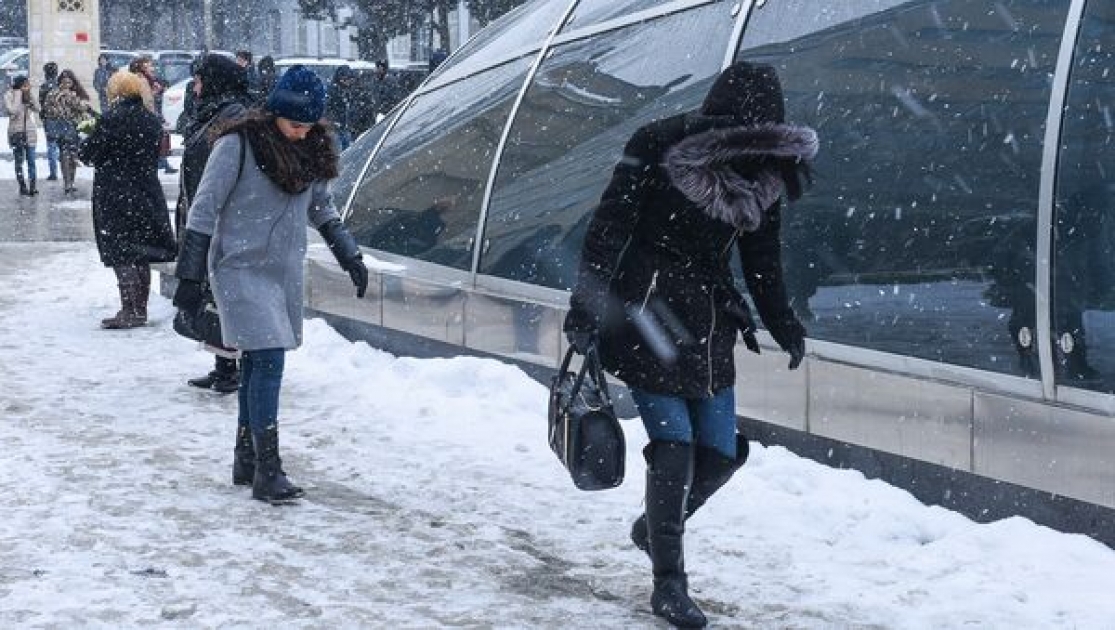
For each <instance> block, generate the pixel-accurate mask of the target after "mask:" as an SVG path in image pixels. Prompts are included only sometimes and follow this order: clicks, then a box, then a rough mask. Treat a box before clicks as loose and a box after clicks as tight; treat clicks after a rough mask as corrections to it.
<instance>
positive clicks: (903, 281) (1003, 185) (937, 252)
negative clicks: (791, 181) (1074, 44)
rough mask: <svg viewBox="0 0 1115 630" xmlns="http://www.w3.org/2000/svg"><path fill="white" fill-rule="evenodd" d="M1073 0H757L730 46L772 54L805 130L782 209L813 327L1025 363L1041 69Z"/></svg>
mask: <svg viewBox="0 0 1115 630" xmlns="http://www.w3.org/2000/svg"><path fill="white" fill-rule="evenodd" d="M1068 5H1069V0H1000V1H998V2H995V3H993V4H988V3H984V2H973V1H971V0H915V1H911V2H897V1H895V0H887V1H885V0H876V1H868V2H856V3H823V4H818V3H816V2H812V1H811V0H784V1H779V2H768V3H766V5H764V7H763V8H761V9H757V10H756V11H755V12H754V15H753V16H752V17H751V18H750V24H749V25H748V27H747V29H746V32H745V35H744V39H743V45H742V47H741V50H740V58H741V59H747V60H750V61H758V62H764V63H768V64H771V65H773V66H774V67H775V68H777V70H778V73H779V75H780V77H781V80H782V85H783V92H784V96H785V99H786V112H787V119H788V120H790V121H793V122H797V123H800V124H804V125H808V126H810V127H813V128H814V129H816V130H817V133H818V135H819V136H820V139H821V150H820V154H819V155H818V157H817V161H816V180H815V184H814V186H813V188H812V190H811V191H810V192H808V193H807V194H806V196H805V197H804V198H803V199H802V200H801V201H800V202H798V203H796V204H793V205H791V206H789V208H788V209H787V211H786V213H785V216H784V225H783V252H784V254H783V256H784V265H785V269H786V274H787V284H788V288H789V290H790V293H791V295H792V296H793V298H794V308H795V309H796V310H797V311H798V314H799V315H800V316H802V318H803V320H804V321H805V324H806V327H807V328H808V330H809V334H810V336H811V337H815V338H818V339H824V340H829V341H835V342H840V343H847V344H851V345H855V346H860V347H865V348H872V349H876V350H882V351H886V352H893V353H896V354H900V355H906V356H912V357H919V358H923V359H930V360H936V361H943V362H947V363H952V364H956V365H962V366H969V367H976V368H982V369H986V370H993V371H997V372H1002V373H1008V374H1016V375H1025V376H1037V372H1036V371H1035V370H1036V362H1031V361H1030V356H1029V355H1028V354H1027V353H1026V352H1024V351H1023V349H1022V348H1021V347H1016V342H1015V341H1014V340H1015V339H1016V338H1017V334H1018V333H1019V332H1020V331H1021V328H1023V327H1025V326H1026V325H1027V322H1029V326H1030V331H1031V333H1032V317H1033V312H1034V300H1035V297H1034V293H1033V286H1034V278H1035V269H1034V250H1035V246H1036V227H1035V226H1036V217H1037V206H1038V186H1039V180H1040V171H1041V157H1042V143H1043V140H1044V134H1045V129H1044V127H1045V117H1046V114H1047V111H1048V107H1049V96H1050V84H1051V81H1050V77H1051V76H1052V75H1053V71H1054V67H1055V65H1056V56H1057V51H1058V46H1059V43H1060V37H1061V33H1062V28H1063V25H1064V22H1065V15H1066V12H1067V9H1068Z"/></svg>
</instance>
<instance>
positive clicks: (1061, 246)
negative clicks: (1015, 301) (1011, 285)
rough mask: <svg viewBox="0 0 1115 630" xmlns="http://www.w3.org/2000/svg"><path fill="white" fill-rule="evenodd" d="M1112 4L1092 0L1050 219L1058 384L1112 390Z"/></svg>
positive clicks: (1114, 131)
mask: <svg viewBox="0 0 1115 630" xmlns="http://www.w3.org/2000/svg"><path fill="white" fill-rule="evenodd" d="M1112 68H1115V5H1112V4H1111V3H1097V2H1089V3H1088V5H1087V8H1086V11H1085V13H1084V20H1083V22H1082V23H1081V27H1080V35H1079V36H1078V37H1077V41H1076V52H1075V55H1074V57H1073V66H1072V75H1071V77H1070V78H1071V83H1070V84H1069V92H1068V99H1067V100H1066V102H1065V115H1064V124H1063V125H1062V129H1061V154H1060V162H1059V163H1058V165H1057V193H1056V205H1055V214H1054V222H1053V263H1054V267H1053V270H1054V272H1053V311H1052V314H1051V315H1052V318H1051V320H1052V321H1051V323H1052V325H1053V330H1052V334H1053V356H1054V359H1055V361H1054V365H1055V367H1056V380H1057V383H1058V384H1061V385H1069V386H1072V387H1081V388H1085V389H1092V390H1098V391H1103V392H1108V393H1111V392H1115V121H1113V117H1115V74H1113V73H1112Z"/></svg>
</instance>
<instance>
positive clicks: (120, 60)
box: [97, 49, 139, 70]
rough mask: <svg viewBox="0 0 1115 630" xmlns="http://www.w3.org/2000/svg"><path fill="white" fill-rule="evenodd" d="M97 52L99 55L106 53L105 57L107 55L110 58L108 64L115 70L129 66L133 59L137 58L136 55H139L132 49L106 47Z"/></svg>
mask: <svg viewBox="0 0 1115 630" xmlns="http://www.w3.org/2000/svg"><path fill="white" fill-rule="evenodd" d="M97 54H98V55H104V56H105V57H107V58H108V65H109V66H111V67H112V69H114V70H119V69H121V68H127V67H128V64H130V63H131V62H132V60H133V59H135V58H136V57H138V56H139V54H138V53H134V52H132V51H130V50H105V49H101V51H100V52H99V53H97Z"/></svg>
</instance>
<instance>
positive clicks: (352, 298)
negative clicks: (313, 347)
mask: <svg viewBox="0 0 1115 630" xmlns="http://www.w3.org/2000/svg"><path fill="white" fill-rule="evenodd" d="M305 292H306V296H305V300H306V306H307V307H309V308H311V309H313V310H315V311H320V312H322V313H329V314H330V315H339V316H341V317H347V318H349V319H353V320H357V321H361V322H366V323H369V324H375V325H377V326H378V325H380V324H382V323H383V313H382V303H383V300H382V293H383V289H382V280H381V279H380V276H379V275H378V274H376V273H374V272H372V273H371V274H370V277H369V278H368V291H367V293H365V295H364V298H363V299H359V298H357V297H356V289H355V287H353V285H352V280H351V279H350V278H349V277H348V274H347V273H345V272H344V271H343V270H342V269H341V268H340V267H338V266H337V263H336V262H334V261H333V258H332V255H331V254H329V253H328V252H326V253H325V255H324V256H317V255H315V254H314V253H311V254H310V256H309V257H307V259H306V287H305Z"/></svg>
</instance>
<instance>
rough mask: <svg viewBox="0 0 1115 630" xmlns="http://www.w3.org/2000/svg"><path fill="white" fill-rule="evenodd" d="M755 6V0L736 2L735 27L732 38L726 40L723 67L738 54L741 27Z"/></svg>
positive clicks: (741, 37) (740, 41) (741, 43)
mask: <svg viewBox="0 0 1115 630" xmlns="http://www.w3.org/2000/svg"><path fill="white" fill-rule="evenodd" d="M754 8H755V0H741V1H740V2H738V3H737V4H736V9H737V10H738V11H739V14H738V15H736V27H735V28H734V29H732V38H731V39H729V40H728V50H727V51H726V52H725V53H724V64H723V66H722V67H723V68H727V67H728V66H730V65H732V62H734V61H735V60H736V55H738V54H739V47H740V46H742V45H743V29H744V27H745V26H747V20H749V19H750V18H751V11H752V10H754Z"/></svg>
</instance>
